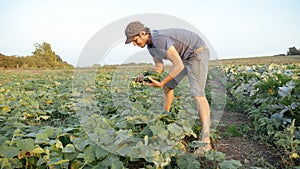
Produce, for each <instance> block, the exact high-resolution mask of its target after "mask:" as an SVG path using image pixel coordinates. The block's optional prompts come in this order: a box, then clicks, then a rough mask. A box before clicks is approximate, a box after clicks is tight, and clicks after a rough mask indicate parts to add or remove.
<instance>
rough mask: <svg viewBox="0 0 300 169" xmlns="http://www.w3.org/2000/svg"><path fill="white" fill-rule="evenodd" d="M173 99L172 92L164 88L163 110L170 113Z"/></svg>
mask: <svg viewBox="0 0 300 169" xmlns="http://www.w3.org/2000/svg"><path fill="white" fill-rule="evenodd" d="M173 98H174V90H173V89H170V88H168V87H166V86H164V110H166V111H168V112H169V111H170V109H171V104H172V102H173Z"/></svg>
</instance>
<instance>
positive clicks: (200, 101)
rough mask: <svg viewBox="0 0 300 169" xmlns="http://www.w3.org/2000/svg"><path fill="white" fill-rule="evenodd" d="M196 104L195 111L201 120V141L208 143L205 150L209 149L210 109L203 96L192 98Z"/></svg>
mask: <svg viewBox="0 0 300 169" xmlns="http://www.w3.org/2000/svg"><path fill="white" fill-rule="evenodd" d="M194 98H195V100H196V104H197V110H198V114H199V118H200V120H201V125H202V131H201V132H202V137H201V141H202V142H204V143H208V144H207V146H206V147H205V150H209V149H211V145H210V138H209V134H210V108H209V103H208V101H207V99H206V97H205V96H195V97H194Z"/></svg>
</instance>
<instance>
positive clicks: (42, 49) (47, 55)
mask: <svg viewBox="0 0 300 169" xmlns="http://www.w3.org/2000/svg"><path fill="white" fill-rule="evenodd" d="M34 46H35V51H34V52H32V53H33V56H34V57H37V58H41V59H43V60H45V61H48V62H54V63H55V62H56V61H57V57H56V54H55V52H54V51H52V49H51V45H50V44H49V43H46V42H43V43H42V44H39V43H36V44H34Z"/></svg>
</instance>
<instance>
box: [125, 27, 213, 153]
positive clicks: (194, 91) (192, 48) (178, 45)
mask: <svg viewBox="0 0 300 169" xmlns="http://www.w3.org/2000/svg"><path fill="white" fill-rule="evenodd" d="M125 35H126V37H127V39H126V42H125V44H129V43H131V42H132V43H133V45H134V46H139V47H141V48H144V47H145V46H146V45H147V49H148V51H149V53H150V54H151V55H152V57H153V60H154V63H155V67H154V69H153V71H155V72H158V73H161V72H163V71H164V64H163V59H168V60H170V61H171V62H172V68H171V70H170V72H169V74H168V75H167V76H166V77H165V78H164V79H163V80H162V81H160V82H159V81H156V80H153V79H152V78H150V80H151V81H152V83H146V85H148V86H154V87H163V91H164V109H165V110H166V111H170V107H171V104H172V101H173V97H174V89H175V88H176V86H177V85H178V83H179V82H180V81H181V80H182V79H183V77H185V76H186V75H187V76H188V79H189V82H190V86H191V90H190V91H191V96H192V97H193V98H194V99H195V101H196V104H197V110H198V114H199V118H200V120H201V125H202V131H201V132H202V137H201V141H202V142H204V143H207V144H206V146H204V147H200V148H199V149H198V150H196V152H195V153H197V154H203V153H204V152H206V151H208V150H210V149H211V148H212V147H211V144H210V138H209V134H210V107H209V103H208V101H207V99H206V97H205V90H204V89H205V83H206V77H207V69H208V62H209V51H208V49H207V48H206V46H205V43H204V41H203V40H202V39H201V38H200V37H199V36H198V35H197V34H195V33H193V32H190V31H187V30H184V29H164V30H153V31H150V29H149V28H147V27H145V26H144V25H143V24H142V23H141V22H139V21H135V22H131V23H130V24H128V25H127V27H126V29H125ZM139 78H140V77H137V79H139Z"/></svg>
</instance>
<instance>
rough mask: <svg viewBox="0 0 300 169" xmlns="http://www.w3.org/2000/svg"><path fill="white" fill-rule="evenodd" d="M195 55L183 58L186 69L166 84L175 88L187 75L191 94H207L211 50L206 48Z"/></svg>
mask: <svg viewBox="0 0 300 169" xmlns="http://www.w3.org/2000/svg"><path fill="white" fill-rule="evenodd" d="M194 55H195V56H193V57H191V58H189V59H187V60H183V64H184V69H183V70H182V71H181V72H180V73H179V74H178V75H177V76H176V77H175V78H174V79H172V80H171V81H169V82H168V83H167V84H166V85H165V86H166V87H168V88H170V89H175V88H176V86H177V85H178V84H179V82H180V81H181V80H182V79H183V78H184V77H185V76H186V75H187V76H188V79H189V82H190V86H191V89H190V92H191V96H205V84H206V77H207V71H208V63H209V58H210V54H209V50H208V49H204V50H202V51H201V52H200V53H198V54H194Z"/></svg>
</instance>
